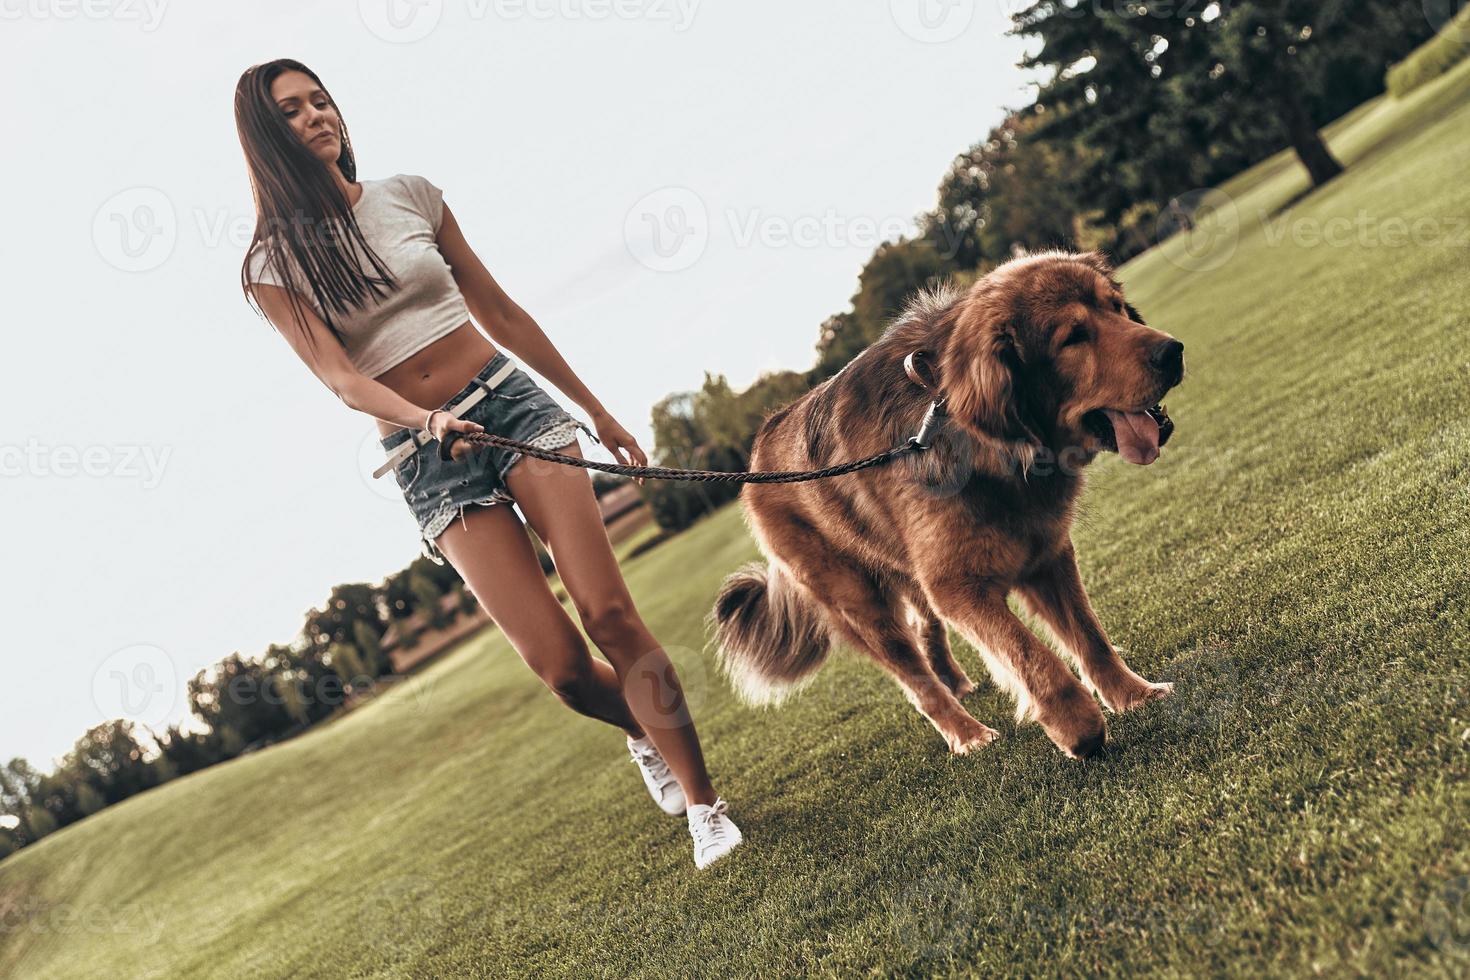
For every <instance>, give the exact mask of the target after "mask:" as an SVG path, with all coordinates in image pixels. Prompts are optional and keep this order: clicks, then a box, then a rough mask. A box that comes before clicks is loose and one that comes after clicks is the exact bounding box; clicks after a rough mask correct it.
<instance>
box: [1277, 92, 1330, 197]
mask: <svg viewBox="0 0 1470 980" xmlns="http://www.w3.org/2000/svg"><path fill="white" fill-rule="evenodd" d="M1281 94H1282V102H1283V105H1282V108H1283V110H1284V112H1283V122H1284V123H1285V124H1286V135H1287V139H1289V140H1290V141H1291V147H1292V149H1294V150H1296V155H1297V157H1298V159H1300V160H1301V162H1302V166H1304V167H1306V168H1307V174H1308V176H1310V177H1311V178H1312V186H1313V187H1321V186H1322V185H1323V184H1325V183H1327V182H1328V181H1329V180H1331V179H1332V178H1333V177H1336V176H1337V175H1338V174H1340V173H1342V169H1343V168H1342V164H1341V163H1339V162H1338V160H1337V157H1335V156H1333V155H1332V151H1331V150H1329V149H1328V148H1327V142H1326V141H1325V140H1324V139H1322V133H1321V132H1320V131H1319V130H1318V129H1317V127H1316V126H1314V125H1312V117H1311V116H1310V115H1309V114H1308V112H1307V107H1306V104H1305V103H1303V102H1302V93H1301V89H1300V88H1299V87H1298V86H1297V85H1295V84H1287V85H1286V86H1285V87H1284V88H1283V89H1282V90H1281Z"/></svg>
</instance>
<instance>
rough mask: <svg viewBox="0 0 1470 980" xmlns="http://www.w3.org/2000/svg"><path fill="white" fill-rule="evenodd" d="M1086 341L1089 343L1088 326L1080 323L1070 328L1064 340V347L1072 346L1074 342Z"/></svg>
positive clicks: (1081, 342)
mask: <svg viewBox="0 0 1470 980" xmlns="http://www.w3.org/2000/svg"><path fill="white" fill-rule="evenodd" d="M1085 343H1087V328H1086V327H1084V326H1083V325H1082V324H1080V323H1079V324H1077V325H1076V326H1074V327H1070V328H1068V330H1067V336H1066V337H1065V338H1063V340H1062V346H1063V347H1071V346H1072V345H1073V344H1085Z"/></svg>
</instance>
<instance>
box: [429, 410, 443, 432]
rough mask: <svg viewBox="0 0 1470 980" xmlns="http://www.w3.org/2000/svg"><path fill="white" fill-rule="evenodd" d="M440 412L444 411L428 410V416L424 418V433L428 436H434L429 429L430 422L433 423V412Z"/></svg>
mask: <svg viewBox="0 0 1470 980" xmlns="http://www.w3.org/2000/svg"><path fill="white" fill-rule="evenodd" d="M442 411H444V409H442V408H434V409H430V410H429V414H428V415H425V416H424V431H425V432H427V433H429V434H430V435H433V434H434V430H433V429H432V428H430V426H429V423H430V422H432V421H434V413H435V412H442Z"/></svg>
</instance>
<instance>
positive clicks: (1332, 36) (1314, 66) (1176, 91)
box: [1013, 0, 1431, 222]
mask: <svg viewBox="0 0 1470 980" xmlns="http://www.w3.org/2000/svg"><path fill="white" fill-rule="evenodd" d="M1408 6H1415V5H1405V4H1401V3H1394V2H1390V0H1359V2H1356V3H1354V4H1352V5H1349V4H1348V3H1347V2H1346V0H1232V2H1230V3H1228V4H1221V3H1210V4H1209V5H1208V6H1206V7H1204V8H1202V9H1201V10H1200V12H1199V14H1198V16H1195V15H1194V14H1193V13H1192V11H1193V10H1194V9H1195V8H1193V7H1185V6H1182V5H1181V4H1179V3H1177V2H1172V0H1154V2H1152V3H1151V2H1149V0H1139V2H1137V3H1127V4H1113V5H1085V4H1077V3H1072V2H1068V0H1037V2H1035V3H1033V4H1031V5H1030V6H1029V7H1027V8H1025V9H1024V10H1022V11H1020V12H1018V13H1017V14H1016V15H1014V17H1013V30H1014V32H1015V33H1018V34H1024V35H1034V36H1036V37H1038V38H1040V39H1041V42H1042V45H1041V48H1040V49H1039V50H1038V51H1037V52H1036V53H1035V54H1034V55H1032V56H1031V57H1029V58H1027V59H1026V60H1025V61H1024V62H1023V66H1024V67H1030V68H1040V69H1050V70H1051V71H1052V72H1053V76H1052V78H1051V79H1050V81H1048V82H1047V83H1046V84H1045V85H1044V86H1043V87H1042V91H1041V94H1040V95H1039V97H1038V99H1037V110H1038V111H1040V112H1042V113H1044V114H1045V115H1047V116H1048V117H1049V118H1048V120H1047V122H1046V123H1044V124H1043V126H1042V130H1041V133H1040V135H1042V136H1043V138H1045V139H1048V140H1051V141H1063V140H1072V141H1075V142H1076V143H1077V144H1078V145H1082V146H1087V147H1089V148H1091V149H1094V150H1096V151H1097V155H1096V157H1095V158H1093V159H1092V161H1091V164H1090V166H1089V167H1088V168H1087V169H1086V171H1085V173H1084V174H1083V175H1082V176H1083V181H1082V184H1083V187H1082V190H1083V194H1082V195H1080V197H1081V198H1082V199H1088V196H1089V195H1095V199H1097V200H1099V202H1100V205H1101V208H1102V211H1103V215H1104V217H1105V219H1106V220H1107V221H1109V222H1116V221H1118V220H1119V219H1120V218H1121V216H1122V215H1123V214H1124V213H1125V212H1126V211H1128V210H1129V209H1130V207H1133V206H1135V205H1137V204H1140V203H1143V202H1152V203H1155V204H1158V203H1161V202H1163V201H1165V200H1168V198H1169V197H1171V196H1173V195H1175V194H1178V193H1180V192H1181V191H1186V190H1192V189H1195V188H1199V187H1204V186H1208V185H1210V184H1214V183H1218V182H1219V181H1220V180H1221V179H1223V178H1224V177H1226V176H1228V175H1230V174H1233V173H1235V172H1237V171H1239V170H1241V169H1242V168H1244V167H1245V166H1248V165H1250V164H1251V163H1254V162H1256V161H1257V160H1259V159H1261V158H1262V157H1264V156H1265V155H1268V154H1269V153H1272V152H1275V151H1276V150H1277V149H1279V148H1280V147H1282V146H1283V145H1284V146H1290V147H1292V148H1293V149H1294V150H1295V151H1296V153H1297V156H1298V157H1299V158H1300V159H1301V161H1302V164H1303V165H1304V166H1305V167H1306V169H1307V172H1308V174H1309V176H1310V177H1311V179H1312V181H1313V184H1314V185H1319V184H1321V183H1324V182H1326V181H1327V180H1330V179H1332V177H1333V176H1335V175H1336V174H1337V173H1338V172H1340V170H1341V164H1340V163H1338V161H1337V160H1336V158H1335V157H1333V156H1332V154H1331V152H1330V151H1329V150H1328V148H1327V146H1326V144H1325V142H1324V141H1323V139H1322V136H1321V133H1320V132H1319V129H1318V127H1320V126H1321V125H1322V124H1324V123H1325V122H1327V121H1328V120H1331V119H1333V118H1335V117H1337V116H1338V115H1340V114H1341V113H1342V112H1344V111H1346V110H1347V109H1348V108H1350V107H1351V106H1353V105H1356V104H1358V103H1359V102H1361V101H1362V100H1363V99H1365V98H1368V97H1369V96H1372V95H1375V94H1377V93H1378V92H1380V91H1382V85H1383V81H1382V80H1383V73H1384V70H1385V69H1386V68H1387V66H1388V65H1389V64H1390V63H1392V62H1393V61H1395V60H1397V58H1398V57H1400V56H1402V54H1404V53H1405V52H1407V51H1409V50H1412V48H1413V47H1414V46H1415V45H1417V44H1418V43H1420V41H1422V40H1423V39H1424V38H1426V37H1428V36H1429V34H1430V33H1431V28H1430V25H1429V23H1428V19H1427V18H1425V17H1423V16H1422V15H1419V16H1414V14H1415V12H1414V11H1411V10H1408V9H1406V8H1407V7H1408Z"/></svg>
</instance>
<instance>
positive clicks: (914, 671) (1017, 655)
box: [707, 252, 1184, 758]
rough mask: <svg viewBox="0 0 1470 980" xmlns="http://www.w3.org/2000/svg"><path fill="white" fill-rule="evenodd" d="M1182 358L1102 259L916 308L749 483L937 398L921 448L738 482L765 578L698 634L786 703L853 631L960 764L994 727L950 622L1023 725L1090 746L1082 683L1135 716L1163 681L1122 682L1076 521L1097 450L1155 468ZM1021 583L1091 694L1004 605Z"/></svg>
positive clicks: (856, 439) (819, 392) (1012, 278)
mask: <svg viewBox="0 0 1470 980" xmlns="http://www.w3.org/2000/svg"><path fill="white" fill-rule="evenodd" d="M913 351H919V352H921V354H920V356H919V357H917V358H916V359H915V361H914V362H911V363H912V364H913V366H914V367H915V368H916V371H915V373H916V374H917V375H918V381H917V382H916V381H915V380H914V379H913V378H911V376H910V374H909V373H908V371H907V370H906V367H905V358H906V357H907V355H909V354H910V352H913ZM1183 352H1184V345H1183V344H1181V343H1180V342H1179V341H1177V340H1175V339H1174V338H1173V337H1171V336H1169V335H1168V334H1166V333H1162V332H1160V331H1158V330H1154V329H1152V328H1150V327H1148V326H1145V325H1144V323H1143V321H1142V318H1141V317H1140V316H1139V315H1138V312H1137V311H1136V310H1135V309H1133V307H1132V306H1130V305H1129V304H1128V302H1127V300H1126V299H1125V298H1124V296H1123V291H1122V289H1121V287H1120V286H1119V285H1118V283H1117V282H1116V280H1115V279H1114V278H1113V270H1112V268H1111V267H1110V266H1109V265H1108V263H1107V262H1106V261H1105V260H1104V259H1103V258H1102V257H1101V256H1099V255H1096V254H1081V255H1078V254H1072V253H1066V252H1045V253H1039V254H1033V255H1027V256H1023V257H1021V258H1018V259H1015V260H1013V261H1010V262H1007V263H1006V264H1005V265H1002V266H1000V267H999V268H997V269H995V270H994V271H993V272H991V273H990V274H989V275H987V276H985V277H984V278H983V279H981V280H979V281H978V282H976V283H975V284H974V286H972V287H971V288H970V289H968V290H966V291H964V292H959V291H955V290H951V289H946V290H941V291H938V292H934V293H929V294H926V295H923V296H921V297H920V298H919V299H918V300H917V301H916V302H915V303H913V304H912V305H911V306H910V308H909V309H908V310H907V312H906V313H905V314H904V315H903V316H902V317H901V318H900V319H899V320H898V321H897V322H895V323H894V324H893V325H892V326H891V327H889V328H888V330H887V331H886V332H885V333H884V334H883V336H882V337H881V338H879V339H878V340H877V341H876V342H874V343H873V344H872V345H871V346H870V347H868V348H867V349H866V350H864V351H863V352H862V353H861V354H859V355H858V356H857V357H855V358H854V359H853V360H852V361H851V362H850V363H848V364H847V365H846V366H845V367H844V368H843V369H842V370H841V371H839V372H838V373H837V374H835V375H833V376H832V377H831V378H828V379H827V380H826V381H824V382H823V383H822V384H820V385H818V386H817V387H816V388H814V389H812V390H811V391H809V392H807V393H806V394H805V395H803V396H802V397H801V398H799V399H797V400H796V401H795V402H793V403H791V404H790V405H787V406H786V407H784V408H782V409H779V410H777V411H775V412H773V413H771V415H769V416H768V417H767V418H766V419H765V421H764V422H763V423H762V425H761V428H760V431H759V433H758V434H757V435H756V439H755V445H754V447H753V451H752V454H751V460H750V468H751V469H752V470H806V469H817V468H821V467H825V466H831V465H834V464H837V463H841V462H844V461H847V460H853V459H860V458H864V457H867V456H870V455H873V454H875V453H878V452H881V451H883V450H885V449H889V448H891V447H893V446H895V445H900V444H902V443H904V442H905V441H906V440H907V439H908V437H910V436H912V435H914V434H915V433H916V432H917V430H918V427H919V424H920V420H921V419H922V418H923V416H924V413H925V410H926V408H927V407H928V405H929V403H930V401H931V400H932V399H933V398H935V397H938V396H940V395H942V396H944V398H945V399H946V409H947V417H945V418H944V419H943V424H942V425H941V426H940V427H939V428H938V430H937V431H936V432H935V433H934V435H933V436H932V437H931V440H930V441H931V448H929V449H927V450H922V451H917V452H912V453H909V454H906V455H903V456H900V457H899V458H898V459H897V460H895V461H894V462H891V463H887V464H884V465H882V466H876V467H871V468H868V469H864V470H859V471H857V472H854V473H848V474H843V475H842V476H839V477H835V478H831V479H826V480H813V481H809V482H803V483H786V484H755V483H750V484H745V485H744V487H743V488H742V490H741V499H742V500H743V501H744V506H745V513H746V519H747V521H748V522H749V524H750V526H751V528H752V530H753V532H754V534H755V537H756V540H757V542H758V543H759V545H760V548H761V550H762V552H763V553H764V554H765V556H766V558H767V559H768V560H769V566H768V567H762V566H761V565H759V564H751V565H747V566H745V567H743V568H741V569H740V570H739V571H737V572H735V573H734V574H732V575H731V576H730V577H728V578H727V579H726V580H725V582H724V584H723V585H722V586H721V588H720V592H719V596H718V598H717V599H716V602H715V607H714V610H713V611H712V612H711V614H710V617H709V619H708V620H707V625H713V626H714V628H715V637H714V642H715V643H716V644H717V647H718V656H719V658H720V662H721V666H722V667H723V669H724V671H725V672H726V674H727V675H728V676H729V677H730V679H731V680H732V682H733V683H734V685H735V687H736V689H737V691H738V692H739V693H740V694H741V695H742V696H743V697H744V698H745V699H746V700H748V701H751V702H754V703H763V702H764V703H770V702H777V701H780V700H781V699H782V698H783V697H784V696H785V695H786V694H787V693H789V692H790V691H792V690H794V689H796V688H797V687H799V686H800V685H801V683H802V682H804V681H806V680H807V679H809V678H810V677H811V676H812V675H813V674H814V672H815V671H816V670H817V669H818V668H819V667H820V666H821V664H822V663H823V661H824V660H825V659H826V657H827V652H828V649H829V646H830V643H831V641H832V640H833V639H843V640H846V641H847V642H848V643H850V644H851V645H852V646H854V647H856V648H857V649H858V650H861V651H863V652H864V653H866V654H868V655H869V656H870V657H872V658H873V659H874V660H876V661H877V662H878V664H879V665H880V666H882V667H883V668H884V669H886V670H888V671H889V672H890V673H891V674H892V675H893V676H894V677H895V678H896V679H897V681H898V683H899V684H900V685H901V686H902V687H903V690H904V692H905V693H906V694H907V695H908V697H909V700H911V701H912V702H913V704H914V706H915V707H916V708H918V710H919V711H920V712H921V713H922V714H923V715H924V716H925V717H926V718H928V719H929V720H930V721H931V722H932V723H933V724H934V727H935V728H937V729H939V733H940V734H941V735H943V736H944V740H945V741H946V742H947V743H948V744H949V747H950V749H951V751H953V752H956V753H964V752H968V751H969V750H971V749H974V748H977V747H979V746H983V745H986V744H987V743H989V742H990V741H991V740H993V739H994V738H995V737H996V732H995V731H994V730H993V729H990V728H988V727H986V726H985V725H982V724H981V723H980V722H978V721H976V720H975V719H974V718H973V717H971V715H970V713H969V712H967V711H966V710H965V708H964V706H963V705H961V704H960V700H959V699H960V698H962V697H964V696H965V695H966V694H968V693H969V692H970V691H972V690H974V688H975V685H974V684H973V683H972V682H971V681H970V679H969V678H968V677H967V676H966V675H965V671H964V669H963V668H962V667H961V666H960V665H959V664H958V663H956V662H955V659H954V656H953V654H952V653H951V651H950V645H949V635H948V631H947V629H946V628H945V623H949V624H952V625H953V626H954V627H955V628H957V629H958V630H959V631H960V634H961V635H962V636H964V637H965V639H967V640H968V641H969V642H970V643H971V644H972V645H973V646H974V647H975V648H976V649H977V650H979V651H980V652H981V654H982V656H983V657H984V660H985V663H986V665H987V666H988V667H989V669H990V674H991V676H992V677H993V678H994V679H995V681H996V683H997V684H998V685H999V686H1000V687H1001V688H1003V689H1005V690H1008V691H1010V692H1011V693H1012V694H1013V695H1014V696H1015V698H1016V702H1017V710H1016V714H1017V718H1018V719H1022V720H1025V719H1035V720H1036V721H1038V722H1040V724H1041V727H1042V728H1043V729H1044V730H1045V731H1046V734H1047V735H1048V736H1049V737H1050V738H1051V740H1052V741H1053V742H1055V743H1056V745H1057V746H1058V747H1059V748H1061V749H1062V751H1063V752H1065V753H1066V754H1067V755H1069V756H1072V757H1074V758H1078V757H1082V756H1087V755H1091V754H1092V753H1093V752H1095V751H1097V749H1098V748H1100V747H1101V746H1102V744H1103V743H1104V741H1105V740H1106V737H1107V726H1106V724H1105V723H1104V721H1103V715H1102V712H1101V710H1099V708H1098V705H1097V702H1096V701H1094V700H1093V698H1092V696H1091V695H1090V694H1089V691H1091V692H1094V693H1096V694H1097V695H1098V696H1099V697H1100V698H1101V699H1102V703H1103V704H1104V705H1106V706H1107V707H1108V708H1109V709H1110V710H1112V711H1126V710H1128V709H1130V708H1135V707H1138V706H1139V705H1142V704H1145V703H1147V702H1149V701H1153V700H1156V699H1158V698H1162V697H1164V696H1166V695H1167V694H1168V692H1169V690H1170V687H1171V685H1168V684H1153V683H1150V682H1149V681H1146V680H1144V679H1143V678H1142V677H1139V676H1138V675H1137V674H1135V673H1134V672H1133V671H1132V670H1130V669H1129V668H1128V665H1127V664H1125V663H1124V662H1123V660H1122V658H1121V657H1120V656H1119V655H1118V652H1117V651H1116V650H1115V649H1114V647H1113V645H1112V643H1111V642H1109V640H1108V636H1107V634H1106V633H1105V632H1104V631H1103V628H1102V625H1101V624H1100V623H1099V622H1098V620H1097V616H1096V615H1094V613H1093V611H1092V606H1091V604H1090V603H1089V602H1088V600H1087V593H1086V592H1085V591H1083V588H1082V580H1081V578H1080V577H1079V575H1078V572H1077V562H1076V558H1075V555H1074V553H1073V549H1072V538H1071V523H1072V513H1073V507H1074V504H1075V502H1076V499H1077V495H1078V494H1079V493H1080V491H1081V490H1082V485H1083V479H1082V468H1083V467H1084V466H1086V464H1088V463H1089V462H1091V461H1092V459H1093V458H1094V457H1095V456H1096V455H1097V454H1098V453H1099V452H1101V451H1115V452H1118V453H1120V454H1121V455H1122V456H1123V458H1124V459H1126V460H1128V461H1129V462H1132V463H1137V464H1148V463H1151V462H1153V461H1154V459H1156V458H1157V457H1158V454H1159V447H1160V446H1161V445H1162V444H1163V443H1164V442H1166V441H1167V440H1168V438H1169V435H1170V434H1171V433H1172V431H1173V423H1172V422H1171V421H1170V420H1169V417H1168V416H1167V414H1165V413H1164V411H1163V409H1162V408H1161V407H1160V406H1159V404H1158V403H1159V399H1160V398H1162V397H1163V395H1164V393H1165V392H1166V391H1168V390H1169V389H1170V388H1172V387H1174V386H1175V385H1177V384H1178V383H1179V382H1180V380H1181V379H1182V377H1183V374H1184V356H1183ZM921 383H923V384H926V385H927V387H928V390H926V388H925V387H923V386H921ZM1012 591H1015V592H1016V593H1018V594H1019V595H1020V597H1021V598H1022V600H1023V601H1024V603H1025V604H1026V606H1027V607H1028V608H1029V609H1030V610H1031V611H1032V612H1033V613H1034V614H1035V615H1036V617H1037V618H1038V619H1039V620H1040V621H1041V622H1042V623H1044V624H1045V625H1046V627H1047V628H1048V629H1049V630H1050V632H1051V633H1052V636H1053V639H1054V640H1055V641H1056V645H1057V647H1058V648H1060V649H1061V650H1063V651H1064V652H1066V653H1067V654H1068V655H1069V657H1070V658H1071V659H1072V660H1073V661H1074V662H1075V663H1076V665H1077V667H1078V671H1079V673H1080V674H1081V678H1082V684H1079V683H1078V680H1077V678H1076V677H1074V676H1073V674H1072V672H1071V671H1070V670H1068V669H1067V666H1066V665H1065V664H1064V663H1063V662H1062V661H1061V660H1060V659H1059V658H1058V657H1057V655H1056V654H1055V653H1053V652H1052V650H1051V648H1049V647H1048V646H1047V645H1046V644H1045V643H1043V642H1042V641H1041V640H1039V639H1038V638H1037V637H1036V636H1035V634H1033V633H1032V632H1031V631H1030V630H1029V629H1027V628H1026V626H1025V625H1024V624H1023V623H1022V622H1021V621H1020V620H1019V619H1017V618H1016V616H1015V614H1014V613H1012V612H1011V609H1010V607H1009V606H1008V605H1007V603H1006V597H1007V595H1008V594H1009V593H1010V592H1012ZM1083 684H1085V685H1086V689H1084V687H1083Z"/></svg>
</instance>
